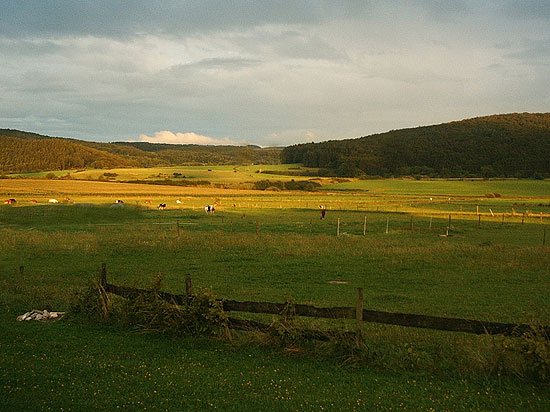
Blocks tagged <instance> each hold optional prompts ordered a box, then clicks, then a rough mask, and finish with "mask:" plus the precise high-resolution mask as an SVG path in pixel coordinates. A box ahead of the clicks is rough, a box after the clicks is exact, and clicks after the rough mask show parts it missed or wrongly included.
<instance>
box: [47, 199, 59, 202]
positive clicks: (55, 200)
mask: <svg viewBox="0 0 550 412" xmlns="http://www.w3.org/2000/svg"><path fill="white" fill-rule="evenodd" d="M48 203H59V200H57V199H50V200H48Z"/></svg>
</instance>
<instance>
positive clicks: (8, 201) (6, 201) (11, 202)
mask: <svg viewBox="0 0 550 412" xmlns="http://www.w3.org/2000/svg"><path fill="white" fill-rule="evenodd" d="M16 202H17V200H15V199H7V200H4V204H6V205H12V204H14V203H16Z"/></svg>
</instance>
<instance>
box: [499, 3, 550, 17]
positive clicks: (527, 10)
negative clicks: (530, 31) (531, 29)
mask: <svg viewBox="0 0 550 412" xmlns="http://www.w3.org/2000/svg"><path fill="white" fill-rule="evenodd" d="M500 11H501V13H502V14H503V15H505V16H507V17H509V18H511V19H529V20H531V19H533V20H540V19H543V20H548V19H550V4H549V3H548V0H521V1H516V0H506V1H505V2H504V4H502V6H501V7H500Z"/></svg>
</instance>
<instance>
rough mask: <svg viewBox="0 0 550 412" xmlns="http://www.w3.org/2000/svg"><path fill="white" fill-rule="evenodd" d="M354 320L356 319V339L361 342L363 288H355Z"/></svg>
mask: <svg viewBox="0 0 550 412" xmlns="http://www.w3.org/2000/svg"><path fill="white" fill-rule="evenodd" d="M355 319H357V339H358V341H361V340H362V339H363V288H357V305H356V306H355Z"/></svg>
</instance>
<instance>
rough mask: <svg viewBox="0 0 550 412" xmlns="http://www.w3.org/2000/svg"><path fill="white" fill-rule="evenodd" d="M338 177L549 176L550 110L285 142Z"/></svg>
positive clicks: (295, 157) (293, 155) (302, 159)
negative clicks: (319, 140) (351, 136)
mask: <svg viewBox="0 0 550 412" xmlns="http://www.w3.org/2000/svg"><path fill="white" fill-rule="evenodd" d="M281 160H282V162H283V163H303V164H304V165H305V166H310V167H320V168H325V169H329V170H327V173H330V172H332V173H335V174H337V175H340V176H360V175H378V176H405V175H428V176H432V177H437V176H440V177H464V176H480V177H494V176H501V177H550V113H514V114H502V115H493V116H486V117H477V118H473V119H468V120H462V121H456V122H451V123H444V124H440V125H435V126H425V127H417V128H412V129H402V130H392V131H390V132H387V133H381V134H375V135H371V136H367V137H361V138H358V139H348V140H332V141H328V142H322V143H307V144H299V145H294V146H290V147H287V148H285V149H284V150H283V152H282V155H281Z"/></svg>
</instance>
